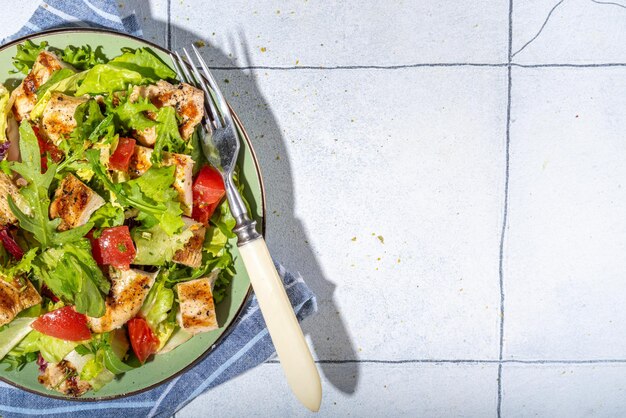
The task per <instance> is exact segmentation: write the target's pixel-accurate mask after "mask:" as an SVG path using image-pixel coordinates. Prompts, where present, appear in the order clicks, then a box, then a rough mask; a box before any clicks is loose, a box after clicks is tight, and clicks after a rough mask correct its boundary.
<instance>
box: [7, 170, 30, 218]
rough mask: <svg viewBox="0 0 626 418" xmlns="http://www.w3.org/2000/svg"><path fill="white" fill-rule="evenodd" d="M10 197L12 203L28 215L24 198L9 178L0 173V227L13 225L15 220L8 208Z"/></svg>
mask: <svg viewBox="0 0 626 418" xmlns="http://www.w3.org/2000/svg"><path fill="white" fill-rule="evenodd" d="M9 196H11V198H12V199H13V202H15V204H16V205H17V207H18V208H20V209H21V210H22V211H23V212H24V213H26V214H30V208H29V207H28V205H27V204H26V202H25V201H24V197H23V196H22V195H21V194H20V193H19V189H18V188H17V186H16V185H15V183H13V180H11V177H9V176H8V175H6V174H4V173H0V226H7V225H15V224H16V223H17V218H16V217H15V215H14V214H13V211H12V210H11V208H10V207H9V199H8V197H9Z"/></svg>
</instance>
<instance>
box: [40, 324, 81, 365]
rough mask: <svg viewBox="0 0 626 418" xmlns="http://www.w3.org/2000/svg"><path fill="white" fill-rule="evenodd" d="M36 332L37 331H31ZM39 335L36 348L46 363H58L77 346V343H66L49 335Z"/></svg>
mask: <svg viewBox="0 0 626 418" xmlns="http://www.w3.org/2000/svg"><path fill="white" fill-rule="evenodd" d="M34 332H37V331H33V333H34ZM37 334H39V339H38V341H37V346H38V348H39V352H40V353H41V357H43V359H44V360H46V361H47V362H48V363H58V362H60V361H61V360H63V358H65V356H67V355H68V354H69V353H70V352H71V351H72V350H74V348H75V347H76V346H77V345H78V344H79V342H77V341H66V340H62V339H60V338H54V337H51V336H49V335H45V334H41V333H39V332H37Z"/></svg>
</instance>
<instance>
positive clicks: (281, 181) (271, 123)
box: [125, 0, 359, 394]
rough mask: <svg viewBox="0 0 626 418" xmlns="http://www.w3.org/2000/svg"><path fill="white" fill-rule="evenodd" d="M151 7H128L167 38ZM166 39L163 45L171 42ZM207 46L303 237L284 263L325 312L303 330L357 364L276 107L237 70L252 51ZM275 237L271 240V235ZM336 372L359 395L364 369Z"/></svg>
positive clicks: (136, 3)
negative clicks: (238, 54)
mask: <svg viewBox="0 0 626 418" xmlns="http://www.w3.org/2000/svg"><path fill="white" fill-rule="evenodd" d="M146 6H147V3H144V2H142V1H140V0H132V1H126V6H125V7H127V8H129V9H131V10H133V9H134V10H135V11H136V13H137V15H138V18H139V19H138V20H139V22H140V24H142V25H143V26H146V22H148V21H150V22H151V23H152V24H153V25H154V27H152V28H151V31H155V32H157V31H158V32H157V33H159V34H165V37H166V36H167V35H166V34H167V23H166V22H163V21H161V20H158V19H156V18H154V17H153V16H152V14H151V11H150V10H148V8H147V7H146ZM161 31H162V32H161ZM171 33H173V34H176V36H177V37H184V38H186V39H196V40H198V39H199V37H198V35H196V34H192V33H190V32H188V31H187V30H186V29H185V28H182V27H179V26H174V25H172V27H171ZM233 35H235V34H233ZM165 37H164V38H161V39H165ZM237 37H238V38H239V40H242V39H245V38H244V35H242V34H237ZM203 41H204V42H205V43H206V46H205V47H203V48H200V50H201V53H202V54H203V57H204V58H205V60H206V61H207V62H208V63H209V65H211V66H216V67H228V69H227V70H221V71H220V73H221V75H225V76H226V77H225V78H229V79H231V80H233V83H231V85H230V86H224V85H223V83H222V88H224V89H225V95H226V96H227V97H229V96H230V95H229V94H228V90H227V89H228V87H230V88H233V87H231V86H232V84H234V83H235V82H236V83H237V85H236V89H237V90H238V91H246V92H248V95H247V96H246V97H245V98H243V99H241V100H238V101H237V103H236V105H234V106H233V107H234V108H235V109H236V111H237V113H238V114H239V116H240V117H241V118H242V120H243V123H244V126H245V128H246V130H247V131H248V133H249V134H250V136H251V137H252V138H254V136H255V132H264V134H265V135H264V140H265V141H266V142H265V143H264V145H263V146H259V145H257V147H256V148H255V151H256V153H257V156H258V158H259V163H260V165H261V170H262V173H263V180H264V183H265V185H266V188H267V189H269V190H270V193H272V194H273V195H274V196H275V197H274V199H279V200H280V201H281V206H284V207H285V210H286V212H285V213H282V212H281V222H283V223H286V224H287V225H286V227H288V230H291V231H294V236H297V237H301V239H298V240H293V242H290V243H289V245H290V246H291V247H292V248H293V252H294V253H296V254H299V255H300V256H299V259H297V260H278V261H281V262H282V263H284V264H285V266H286V267H287V269H289V270H291V271H293V272H294V273H295V272H299V273H300V274H301V275H302V277H304V278H305V280H306V282H307V284H308V285H309V287H310V288H311V289H312V290H313V292H315V294H316V295H317V299H318V305H319V310H320V312H319V313H318V314H317V315H315V316H313V317H312V318H309V319H307V320H305V321H304V323H303V324H302V327H303V330H304V332H305V333H306V334H308V335H309V336H310V338H311V340H312V341H313V345H314V348H315V350H316V352H318V353H325V352H328V351H329V350H328V348H327V346H328V345H330V344H332V346H333V350H332V351H333V352H339V353H341V356H342V358H341V359H324V360H346V359H347V360H355V359H357V354H356V349H355V346H354V343H353V342H352V340H351V339H350V337H349V335H348V331H347V328H346V326H345V323H344V321H343V320H342V318H341V317H340V316H338V315H336V313H337V312H339V309H338V308H337V306H336V303H335V301H334V299H333V297H334V291H335V287H336V286H335V284H334V283H333V282H331V281H330V280H328V279H326V278H325V277H324V274H323V272H322V269H321V267H320V265H319V263H318V261H317V259H316V257H315V254H314V253H313V250H312V249H311V247H310V246H309V244H308V239H307V238H308V237H307V234H306V232H305V230H304V228H303V225H302V223H301V221H300V220H299V219H298V218H297V217H296V216H295V213H294V199H293V196H294V190H293V181H292V172H291V166H290V164H289V161H288V160H287V156H288V153H287V151H286V147H285V138H283V135H282V132H281V130H280V128H279V126H278V123H277V121H276V118H275V117H274V115H273V113H272V109H271V107H270V106H269V104H268V103H267V102H266V101H265V99H264V97H263V94H262V93H261V90H260V88H259V86H258V84H257V80H256V76H255V74H254V73H250V72H248V71H244V70H240V69H236V68H233V67H236V66H239V67H241V66H245V65H247V63H249V62H250V57H249V54H248V50H247V45H245V42H244V45H243V48H244V50H245V52H246V54H245V55H246V56H245V57H242V58H243V63H242V62H238V63H237V64H235V63H234V61H233V59H232V58H231V57H229V56H227V55H226V54H224V53H223V52H222V51H221V50H220V49H219V48H217V47H215V46H212V45H210V44H209V42H208V41H207V39H203ZM230 41H231V42H235V39H234V38H231V39H230ZM240 61H242V60H240ZM235 80H236V81H235ZM251 97H253V98H255V100H254V101H252V100H250V98H251ZM270 141H271V142H270ZM253 142H254V140H253ZM276 153H278V154H280V155H281V156H284V159H285V161H283V164H282V165H281V168H280V170H276V169H274V170H272V169H270V167H272V165H271V164H269V162H270V161H272V160H274V158H275V156H276ZM273 185H280V187H273ZM269 233H270V234H271V231H270V232H269ZM329 317H332V318H337V323H335V324H333V326H329V324H326V323H324V318H329ZM330 330H332V335H330ZM333 366H334V365H333V364H328V363H319V367H320V368H321V369H322V371H323V373H324V375H325V377H326V379H327V380H328V381H329V382H331V384H332V385H333V386H335V387H336V388H337V389H338V390H340V391H342V392H344V393H348V394H351V393H354V391H355V389H356V387H357V384H358V381H359V364H358V363H356V362H349V363H346V364H345V365H344V366H343V370H344V373H342V374H341V375H338V374H337V373H333V372H332V371H331V369H332V368H333ZM346 367H349V368H350V370H346Z"/></svg>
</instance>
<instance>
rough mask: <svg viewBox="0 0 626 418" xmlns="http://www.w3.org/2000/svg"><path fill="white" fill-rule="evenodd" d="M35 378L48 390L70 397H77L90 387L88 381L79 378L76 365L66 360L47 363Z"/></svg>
mask: <svg viewBox="0 0 626 418" xmlns="http://www.w3.org/2000/svg"><path fill="white" fill-rule="evenodd" d="M37 380H39V383H41V384H42V385H44V386H45V387H46V388H48V389H49V390H55V391H57V392H61V393H62V394H64V395H67V396H72V397H79V396H81V395H82V394H84V393H85V392H87V391H88V390H89V389H91V385H90V384H89V383H87V382H85V381H84V380H80V379H79V377H78V371H77V370H76V367H75V366H74V364H72V363H71V362H69V361H67V360H61V361H60V362H58V363H48V364H47V365H46V369H45V370H44V372H43V373H42V374H40V375H39V377H38V378H37Z"/></svg>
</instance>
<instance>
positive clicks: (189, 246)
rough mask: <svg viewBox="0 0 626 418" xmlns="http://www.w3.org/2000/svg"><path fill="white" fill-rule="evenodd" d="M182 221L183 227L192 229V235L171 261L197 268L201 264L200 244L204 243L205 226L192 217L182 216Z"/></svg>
mask: <svg viewBox="0 0 626 418" xmlns="http://www.w3.org/2000/svg"><path fill="white" fill-rule="evenodd" d="M183 222H185V229H189V230H190V231H192V232H193V235H192V236H191V238H189V241H187V242H186V243H185V246H184V247H183V248H181V249H180V250H178V251H176V253H175V254H174V257H173V258H172V261H174V262H175V263H178V264H183V265H185V266H189V267H192V268H198V267H200V264H202V244H203V243H204V236H205V235H206V228H205V227H204V225H202V224H201V223H199V222H196V221H194V220H193V219H189V218H183Z"/></svg>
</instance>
